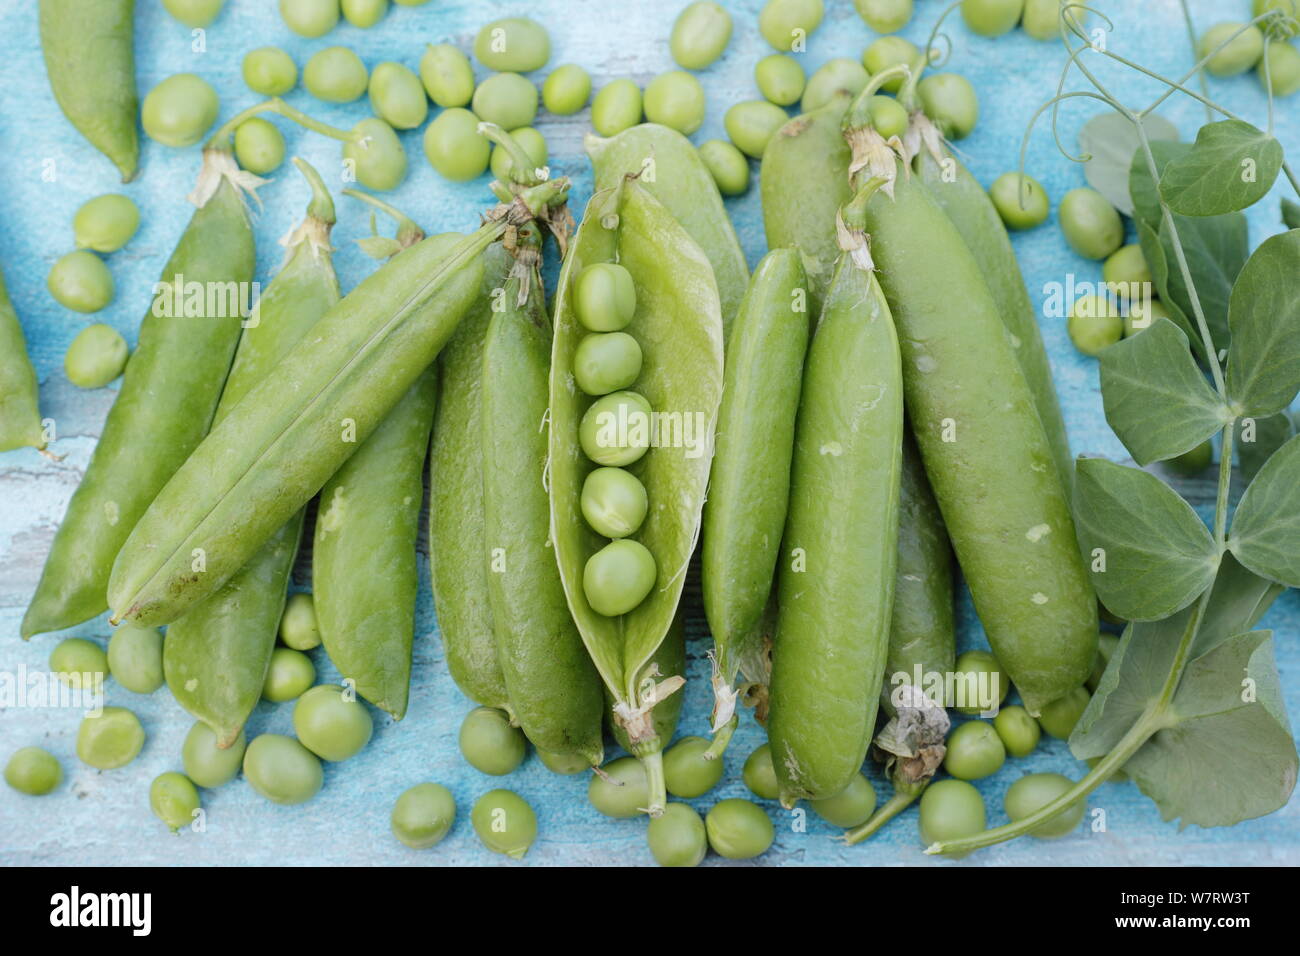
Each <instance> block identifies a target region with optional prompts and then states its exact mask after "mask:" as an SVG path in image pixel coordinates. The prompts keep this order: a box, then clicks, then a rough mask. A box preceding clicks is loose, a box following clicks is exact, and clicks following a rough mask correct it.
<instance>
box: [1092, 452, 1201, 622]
mask: <svg viewBox="0 0 1300 956" xmlns="http://www.w3.org/2000/svg"><path fill="white" fill-rule="evenodd" d="M1213 460H1214V444H1213V443H1212V442H1211V441H1210V440H1209V439H1208V438H1207V439H1206V440H1205V441H1203V442H1201V443H1200V444H1199V445H1197V446H1196V447H1195V448H1193V449H1192V450H1191V451H1185V452H1183V453H1182V454H1181V455H1175V456H1174V457H1173V458H1170V459H1167V460H1166V461H1165V467H1166V468H1169V469H1171V470H1172V471H1175V472H1177V473H1178V474H1180V475H1187V476H1189V477H1190V476H1193V475H1199V474H1200V473H1201V472H1203V471H1205V469H1206V468H1209V467H1210V463H1211V462H1212V461H1213ZM1108 636H1109V635H1108Z"/></svg>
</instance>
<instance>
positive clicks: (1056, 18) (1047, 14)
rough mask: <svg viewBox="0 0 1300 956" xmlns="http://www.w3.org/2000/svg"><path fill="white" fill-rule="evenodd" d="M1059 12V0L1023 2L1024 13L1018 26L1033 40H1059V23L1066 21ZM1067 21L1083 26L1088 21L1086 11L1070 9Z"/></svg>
mask: <svg viewBox="0 0 1300 956" xmlns="http://www.w3.org/2000/svg"><path fill="white" fill-rule="evenodd" d="M1066 19H1067V18H1066V16H1065V15H1063V13H1062V10H1061V0H1025V12H1024V14H1022V15H1021V17H1020V25H1021V26H1022V27H1024V28H1025V32H1026V33H1028V34H1029V35H1030V36H1031V37H1033V38H1034V39H1035V40H1059V39H1060V38H1061V22H1062V21H1063V20H1066ZM1068 19H1069V21H1070V22H1072V23H1077V24H1079V25H1083V24H1084V23H1086V22H1087V20H1088V13H1087V11H1086V10H1085V11H1083V12H1082V13H1081V12H1080V11H1079V10H1078V8H1074V9H1071V10H1070V12H1069V15H1068Z"/></svg>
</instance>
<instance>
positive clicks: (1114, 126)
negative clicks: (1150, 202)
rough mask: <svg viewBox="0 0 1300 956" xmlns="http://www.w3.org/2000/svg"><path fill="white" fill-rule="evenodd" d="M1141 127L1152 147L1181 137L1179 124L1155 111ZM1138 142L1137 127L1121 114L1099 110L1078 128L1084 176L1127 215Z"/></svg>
mask: <svg viewBox="0 0 1300 956" xmlns="http://www.w3.org/2000/svg"><path fill="white" fill-rule="evenodd" d="M1142 127H1143V129H1144V130H1145V131H1146V134H1147V137H1148V138H1149V139H1151V140H1153V144H1152V145H1153V146H1154V145H1155V142H1163V141H1177V139H1178V129H1177V127H1175V126H1174V124H1173V123H1171V122H1169V120H1167V119H1165V118H1164V117H1163V116H1159V115H1157V114H1155V113H1152V114H1151V115H1149V116H1147V117H1146V118H1145V119H1143V121H1142ZM1138 145H1139V143H1138V135H1137V129H1136V128H1135V127H1134V125H1133V123H1132V122H1130V121H1129V119H1128V118H1127V117H1125V116H1122V115H1120V114H1119V113H1113V112H1109V111H1108V112H1105V113H1099V114H1098V115H1097V116H1094V117H1093V118H1092V119H1090V120H1088V122H1086V123H1084V124H1083V128H1082V129H1080V130H1079V148H1080V149H1081V150H1082V151H1083V152H1084V154H1085V155H1087V156H1088V160H1087V162H1085V163H1084V164H1083V175H1084V178H1085V179H1087V180H1088V185H1089V186H1091V187H1092V188H1093V189H1095V190H1097V192H1099V193H1101V194H1102V195H1103V196H1105V197H1106V198H1107V199H1108V200H1110V204H1111V205H1112V206H1114V207H1115V208H1116V209H1118V210H1119V211H1120V212H1122V213H1123V214H1124V215H1126V216H1131V215H1133V200H1132V198H1131V197H1130V194H1129V166H1130V164H1131V162H1132V161H1133V158H1134V154H1135V153H1138ZM1139 155H1140V154H1139Z"/></svg>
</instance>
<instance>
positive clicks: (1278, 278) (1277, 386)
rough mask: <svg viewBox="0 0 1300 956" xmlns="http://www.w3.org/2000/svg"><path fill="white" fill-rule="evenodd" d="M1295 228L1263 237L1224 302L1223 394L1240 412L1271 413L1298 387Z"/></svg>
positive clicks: (1299, 259)
mask: <svg viewBox="0 0 1300 956" xmlns="http://www.w3.org/2000/svg"><path fill="white" fill-rule="evenodd" d="M1297 276H1300V229H1292V230H1291V231H1290V232H1284V233H1281V234H1280V235H1276V236H1271V237H1270V238H1268V239H1265V240H1264V241H1263V242H1262V243H1260V246H1259V248H1258V249H1256V250H1255V252H1254V254H1253V255H1252V256H1251V257H1250V258H1249V259H1248V260H1247V261H1246V265H1245V266H1244V267H1243V268H1242V270H1241V274H1240V275H1238V276H1237V281H1236V283H1235V284H1234V285H1233V287H1232V296H1231V298H1230V299H1229V300H1228V327H1229V329H1231V331H1232V351H1231V352H1230V353H1229V354H1228V396H1229V397H1230V398H1231V399H1232V400H1233V402H1235V403H1236V404H1237V405H1238V406H1239V408H1240V414H1242V415H1249V416H1252V417H1257V416H1264V415H1272V414H1273V413H1274V412H1280V411H1282V410H1283V409H1284V408H1286V407H1287V406H1288V405H1290V404H1291V401H1292V399H1294V398H1295V397H1296V392H1297V391H1300V296H1297V295H1296V288H1295V283H1296V277H1297Z"/></svg>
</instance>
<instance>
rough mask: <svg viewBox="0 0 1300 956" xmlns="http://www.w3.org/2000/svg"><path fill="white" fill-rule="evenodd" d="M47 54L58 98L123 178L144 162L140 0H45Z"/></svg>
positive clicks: (43, 33) (42, 15)
mask: <svg viewBox="0 0 1300 956" xmlns="http://www.w3.org/2000/svg"><path fill="white" fill-rule="evenodd" d="M40 2H41V6H40V29H41V52H42V53H43V54H44V55H45V72H46V74H47V75H48V76H49V79H50V86H51V88H53V90H54V99H55V100H56V101H57V102H58V104H59V109H61V110H63V115H64V116H66V117H67V118H68V122H70V123H71V124H72V125H73V126H75V127H76V128H77V131H78V132H79V133H81V135H82V136H84V137H86V139H87V140H89V141H90V144H91V145H92V146H94V147H95V148H96V149H97V150H99V151H100V152H101V153H103V154H104V155H105V156H107V157H108V158H109V159H111V160H112V161H113V165H114V166H116V167H117V168H118V169H119V170H120V171H121V173H122V182H124V183H125V182H130V181H131V180H132V179H134V178H135V174H136V169H137V167H138V164H139V161H140V142H139V139H138V137H137V134H136V128H135V123H136V117H137V116H138V115H139V112H140V104H139V99H138V96H137V94H136V88H135V49H134V46H133V43H134V41H135V17H134V12H135V0H95V2H94V3H86V2H85V0H40Z"/></svg>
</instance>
